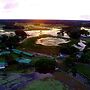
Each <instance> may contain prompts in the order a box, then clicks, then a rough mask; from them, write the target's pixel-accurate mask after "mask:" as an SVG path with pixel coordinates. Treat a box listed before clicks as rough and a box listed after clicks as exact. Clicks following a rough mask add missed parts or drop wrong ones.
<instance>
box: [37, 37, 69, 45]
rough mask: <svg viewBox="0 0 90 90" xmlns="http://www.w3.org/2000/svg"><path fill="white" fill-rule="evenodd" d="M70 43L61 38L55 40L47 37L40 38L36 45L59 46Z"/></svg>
mask: <svg viewBox="0 0 90 90" xmlns="http://www.w3.org/2000/svg"><path fill="white" fill-rule="evenodd" d="M68 42H69V41H67V40H65V39H61V38H54V37H46V38H40V39H38V40H37V41H36V44H41V45H44V46H59V44H62V43H68Z"/></svg>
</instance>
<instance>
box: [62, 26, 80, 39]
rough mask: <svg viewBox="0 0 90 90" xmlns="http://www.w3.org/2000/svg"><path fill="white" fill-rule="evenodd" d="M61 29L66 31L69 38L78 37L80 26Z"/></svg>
mask: <svg viewBox="0 0 90 90" xmlns="http://www.w3.org/2000/svg"><path fill="white" fill-rule="evenodd" d="M62 30H63V31H64V32H66V33H67V35H69V37H70V38H71V39H79V38H80V27H64V28H62Z"/></svg>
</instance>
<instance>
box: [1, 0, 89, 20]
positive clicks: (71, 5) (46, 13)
mask: <svg viewBox="0 0 90 90" xmlns="http://www.w3.org/2000/svg"><path fill="white" fill-rule="evenodd" d="M89 4H90V0H0V19H57V20H90V5H89Z"/></svg>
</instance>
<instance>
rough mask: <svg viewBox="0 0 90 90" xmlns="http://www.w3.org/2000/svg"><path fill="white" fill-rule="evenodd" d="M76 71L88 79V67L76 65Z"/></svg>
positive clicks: (89, 67) (89, 69)
mask: <svg viewBox="0 0 90 90" xmlns="http://www.w3.org/2000/svg"><path fill="white" fill-rule="evenodd" d="M77 70H78V72H80V73H82V74H84V75H85V76H87V77H88V78H89V79H90V66H89V65H88V66H87V65H84V64H77Z"/></svg>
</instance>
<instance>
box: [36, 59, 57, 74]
mask: <svg viewBox="0 0 90 90" xmlns="http://www.w3.org/2000/svg"><path fill="white" fill-rule="evenodd" d="M55 65H56V62H55V61H54V60H51V59H46V58H43V59H39V60H38V61H37V62H36V63H35V70H36V71H37V72H39V73H52V72H53V71H54V70H55Z"/></svg>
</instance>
